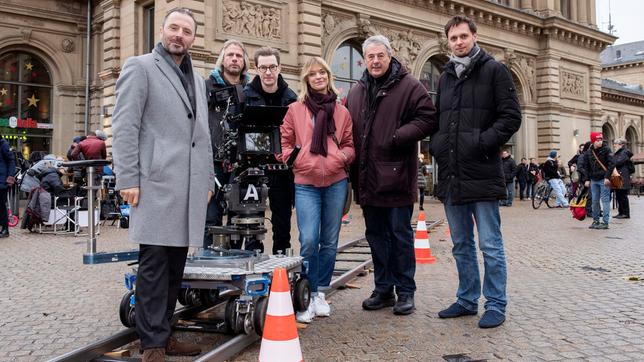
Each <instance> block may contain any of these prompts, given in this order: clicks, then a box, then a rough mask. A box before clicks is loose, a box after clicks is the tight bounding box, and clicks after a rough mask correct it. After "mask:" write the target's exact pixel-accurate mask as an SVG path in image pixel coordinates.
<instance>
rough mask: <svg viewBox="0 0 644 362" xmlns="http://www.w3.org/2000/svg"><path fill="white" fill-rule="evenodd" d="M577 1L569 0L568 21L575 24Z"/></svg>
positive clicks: (577, 8) (577, 9)
mask: <svg viewBox="0 0 644 362" xmlns="http://www.w3.org/2000/svg"><path fill="white" fill-rule="evenodd" d="M578 2H579V0H570V20H572V21H574V22H577V19H578V17H577V14H578V13H577V12H578V11H579V6H577V3H578Z"/></svg>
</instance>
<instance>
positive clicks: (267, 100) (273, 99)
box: [244, 47, 297, 254]
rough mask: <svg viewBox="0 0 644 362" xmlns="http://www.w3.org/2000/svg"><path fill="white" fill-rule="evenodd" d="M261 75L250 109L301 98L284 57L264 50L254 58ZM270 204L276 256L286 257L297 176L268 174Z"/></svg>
mask: <svg viewBox="0 0 644 362" xmlns="http://www.w3.org/2000/svg"><path fill="white" fill-rule="evenodd" d="M253 58H254V60H255V68H256V69H257V75H256V76H255V78H253V81H252V82H250V83H248V84H247V85H246V87H245V88H244V94H245V95H246V105H247V106H288V105H289V104H291V103H293V102H295V101H296V100H297V94H295V92H294V91H293V90H292V89H291V88H289V87H288V84H287V83H286V81H285V80H284V79H283V78H282V75H281V74H280V53H279V51H278V50H277V49H274V48H270V47H262V48H259V49H257V50H256V51H255V54H254V56H253ZM267 174H268V175H267V176H268V187H269V188H268V200H269V205H270V208H271V223H272V225H273V254H279V253H280V252H281V253H282V254H286V249H289V248H290V247H291V212H292V211H291V210H292V209H291V208H292V205H293V193H294V187H295V186H294V184H293V172H292V171H291V170H287V171H267Z"/></svg>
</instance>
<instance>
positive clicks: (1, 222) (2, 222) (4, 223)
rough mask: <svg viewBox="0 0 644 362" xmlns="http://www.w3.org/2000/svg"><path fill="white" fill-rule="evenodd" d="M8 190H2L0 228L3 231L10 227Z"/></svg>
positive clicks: (0, 189)
mask: <svg viewBox="0 0 644 362" xmlns="http://www.w3.org/2000/svg"><path fill="white" fill-rule="evenodd" d="M7 190H8V189H7V188H0V226H1V227H2V229H6V228H8V227H9V214H8V213H7Z"/></svg>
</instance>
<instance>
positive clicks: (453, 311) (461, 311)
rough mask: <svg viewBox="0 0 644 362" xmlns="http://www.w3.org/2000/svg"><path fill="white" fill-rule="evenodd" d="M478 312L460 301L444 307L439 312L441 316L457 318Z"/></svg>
mask: <svg viewBox="0 0 644 362" xmlns="http://www.w3.org/2000/svg"><path fill="white" fill-rule="evenodd" d="M477 313H478V311H473V310H469V309H466V308H465V307H463V306H462V305H460V304H458V303H454V304H452V305H450V306H449V307H448V308H447V309H443V310H442V311H440V312H438V316H439V317H440V318H456V317H462V316H466V315H476V314H477Z"/></svg>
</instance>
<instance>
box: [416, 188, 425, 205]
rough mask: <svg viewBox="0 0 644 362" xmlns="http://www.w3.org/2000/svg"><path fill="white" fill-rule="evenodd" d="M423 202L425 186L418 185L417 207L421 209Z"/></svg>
mask: <svg viewBox="0 0 644 362" xmlns="http://www.w3.org/2000/svg"><path fill="white" fill-rule="evenodd" d="M424 203H425V188H424V187H419V188H418V208H419V209H421V210H423V209H424V205H423V204H424Z"/></svg>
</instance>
